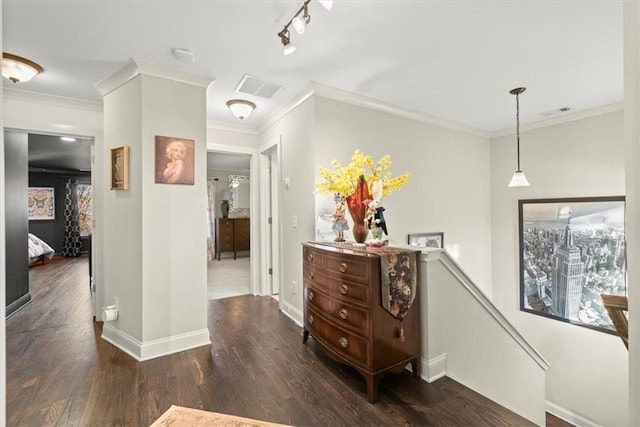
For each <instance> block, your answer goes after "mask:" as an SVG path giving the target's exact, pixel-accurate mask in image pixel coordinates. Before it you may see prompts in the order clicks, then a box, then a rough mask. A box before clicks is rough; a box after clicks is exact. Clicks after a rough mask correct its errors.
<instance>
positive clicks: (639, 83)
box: [624, 2, 640, 425]
mask: <svg viewBox="0 0 640 427" xmlns="http://www.w3.org/2000/svg"><path fill="white" fill-rule="evenodd" d="M639 27H640V5H639V4H638V2H625V3H624V110H625V116H624V124H625V130H624V139H625V158H626V186H627V204H626V209H627V211H626V215H627V218H629V219H630V220H629V221H628V222H627V230H626V231H627V259H628V260H638V259H639V258H640V257H639V256H638V255H639V254H640V224H639V223H638V215H639V214H640V173H638V166H639V165H640V120H639V119H638V115H639V114H640V33H639V32H638V28H639ZM627 279H628V280H629V409H630V414H629V423H630V424H634V425H640V310H639V309H640V290H639V289H638V286H639V284H640V264H638V263H637V262H633V263H628V269H627Z"/></svg>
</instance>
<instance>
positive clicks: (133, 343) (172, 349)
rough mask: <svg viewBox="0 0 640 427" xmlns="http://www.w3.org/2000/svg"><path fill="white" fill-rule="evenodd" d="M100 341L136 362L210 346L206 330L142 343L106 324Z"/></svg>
mask: <svg viewBox="0 0 640 427" xmlns="http://www.w3.org/2000/svg"><path fill="white" fill-rule="evenodd" d="M102 339H103V340H105V341H107V342H108V343H111V344H113V345H114V346H116V347H118V348H119V349H120V350H122V351H124V352H125V353H127V354H128V355H129V356H131V357H133V358H134V359H136V360H137V361H138V362H143V361H145V360H150V359H155V358H156V357H162V356H166V355H169V354H173V353H179V352H181V351H185V350H190V349H192V348H196V347H202V346H203V345H209V344H211V339H210V338H209V330H208V329H201V330H199V331H193V332H188V333H186V334H180V335H173V336H171V337H166V338H161V339H157V340H153V341H147V342H144V343H143V342H141V341H139V340H137V339H135V338H133V337H132V336H131V335H129V334H127V333H125V332H122V331H121V330H119V329H116V328H115V327H113V326H112V325H111V324H109V323H107V322H105V323H104V326H103V327H102Z"/></svg>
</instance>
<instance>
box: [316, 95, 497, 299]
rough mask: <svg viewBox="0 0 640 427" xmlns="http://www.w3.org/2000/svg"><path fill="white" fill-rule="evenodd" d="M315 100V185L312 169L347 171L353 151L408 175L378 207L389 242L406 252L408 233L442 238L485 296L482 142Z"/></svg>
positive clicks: (485, 147)
mask: <svg viewBox="0 0 640 427" xmlns="http://www.w3.org/2000/svg"><path fill="white" fill-rule="evenodd" d="M313 99H314V100H315V105H316V107H315V109H316V111H315V125H314V146H313V149H314V151H315V159H314V167H313V171H310V173H311V172H312V173H313V174H314V177H313V180H314V181H313V182H316V181H319V180H320V178H319V176H318V174H317V170H318V167H320V166H323V167H325V168H330V161H331V159H333V158H335V159H337V160H338V161H340V163H342V164H343V165H344V164H347V163H349V161H350V159H351V156H352V154H353V152H354V150H356V149H358V150H360V151H362V152H363V153H365V154H368V155H371V156H372V157H373V158H374V161H375V160H378V159H379V158H381V157H382V156H384V155H385V154H389V155H391V158H392V160H393V166H392V167H391V168H390V169H389V170H390V171H391V172H392V173H393V174H394V175H400V174H401V173H403V172H409V174H410V178H409V179H410V180H409V183H408V184H407V185H406V186H405V187H404V188H403V189H402V190H401V191H399V192H396V193H393V194H392V195H391V196H389V197H388V198H387V199H384V200H383V206H384V207H385V209H386V211H385V213H384V215H385V220H386V222H387V227H388V230H389V238H390V242H391V243H394V242H395V243H396V244H404V243H406V241H407V234H409V233H424V232H435V231H442V232H444V241H445V246H446V248H447V250H448V251H449V252H450V253H451V254H452V255H453V256H454V257H455V258H456V260H457V261H458V262H459V263H460V264H461V265H462V267H463V268H464V269H465V271H466V272H467V274H469V275H470V277H471V278H472V279H473V280H474V282H475V283H476V284H477V285H478V286H479V287H480V288H481V289H482V290H483V291H484V292H485V293H486V294H488V295H490V294H491V254H490V250H489V248H490V244H491V243H490V242H491V232H490V227H491V218H490V190H489V179H490V171H489V141H488V139H487V138H484V137H482V136H477V135H472V134H470V133H463V132H460V131H457V130H451V129H447V128H444V127H441V126H436V125H432V124H428V123H425V122H420V121H417V120H412V119H409V118H404V117H400V116H398V115H394V114H389V113H385V112H380V111H375V110H372V109H369V108H365V107H360V106H356V105H352V104H348V103H345V102H341V101H336V100H333V99H329V98H326V97H321V96H314V97H313ZM313 182H312V183H311V186H310V187H309V188H308V191H309V192H312V191H313V190H314V188H313ZM325 197H329V196H325ZM349 233H351V231H349Z"/></svg>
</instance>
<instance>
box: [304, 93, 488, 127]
mask: <svg viewBox="0 0 640 427" xmlns="http://www.w3.org/2000/svg"><path fill="white" fill-rule="evenodd" d="M311 87H312V91H313V93H314V94H315V95H318V96H322V97H324V98H329V99H333V100H336V101H341V102H344V103H347V104H351V105H356V106H359V107H364V108H368V109H370V110H375V111H380V112H383V113H388V114H392V115H394V116H398V117H403V118H406V119H410V120H415V121H418V122H422V123H427V124H430V125H433V126H439V127H442V128H445V129H450V130H454V131H458V132H462V133H466V134H470V135H473V136H480V137H483V138H489V135H490V133H489V132H487V131H485V130H483V129H479V128H476V127H473V126H468V125H465V124H463V123H459V122H455V121H452V120H447V119H443V118H440V117H436V116H432V115H430V114H427V113H422V112H419V111H415V110H410V109H408V108H403V107H399V106H397V105H395V104H391V103H388V102H384V101H381V100H379V99H375V98H369V97H366V96H363V95H358V94H355V93H352V92H347V91H344V90H342V89H336V88H334V87H331V86H325V85H323V84H320V83H316V82H312V83H311Z"/></svg>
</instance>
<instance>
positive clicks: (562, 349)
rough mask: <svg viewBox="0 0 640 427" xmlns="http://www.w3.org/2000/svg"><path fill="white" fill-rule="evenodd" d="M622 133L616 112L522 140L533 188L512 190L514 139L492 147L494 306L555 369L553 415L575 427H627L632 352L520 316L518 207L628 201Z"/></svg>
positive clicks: (550, 391) (613, 339) (613, 341)
mask: <svg viewBox="0 0 640 427" xmlns="http://www.w3.org/2000/svg"><path fill="white" fill-rule="evenodd" d="M622 126H623V124H622V113H621V112H614V113H608V114H605V115H600V116H596V117H592V118H588V119H583V120H578V121H572V122H568V123H564V124H559V125H555V126H551V127H546V128H540V129H536V130H531V131H527V132H521V138H520V140H521V163H522V169H523V170H524V171H525V173H526V174H527V177H528V179H529V181H530V182H531V186H530V187H520V188H509V187H507V184H508V183H509V179H510V177H511V174H512V173H513V171H514V169H515V166H516V152H515V150H516V144H515V136H514V135H508V136H504V137H500V138H496V139H494V140H492V141H491V210H492V224H491V230H492V238H491V243H492V263H493V301H494V303H495V304H496V305H497V306H498V307H499V308H500V309H501V310H502V311H503V313H505V315H506V316H507V318H508V319H509V320H510V321H511V322H512V323H513V324H514V325H515V326H516V328H518V329H519V330H520V332H521V333H522V334H523V335H524V336H525V338H527V339H528V340H529V341H531V343H532V345H533V346H534V347H535V348H536V349H537V350H538V351H540V353H541V354H542V355H543V356H544V357H545V358H546V359H547V361H548V362H549V364H550V365H551V367H550V368H549V370H548V371H547V385H546V391H547V401H548V402H550V406H549V409H550V410H552V411H553V412H555V413H558V414H559V415H561V416H563V417H566V418H571V419H569V421H573V422H575V423H577V424H585V423H588V422H589V421H591V422H595V423H597V424H600V425H625V424H627V421H628V403H627V396H628V390H627V381H628V380H627V376H628V359H627V357H628V355H627V350H626V349H625V347H624V345H623V344H622V341H621V340H620V338H618V337H617V336H614V335H611V334H607V333H602V332H597V331H594V330H591V329H587V328H582V327H579V326H575V325H571V324H568V323H564V322H560V321H557V320H552V319H549V318H545V317H541V316H536V315H533V314H529V313H525V312H521V311H519V299H518V298H519V296H518V292H519V266H518V263H519V256H518V251H519V248H518V199H536V198H557V197H586V196H608V195H623V194H624V192H625V184H624V174H625V170H624V151H623V149H624V145H623V136H622V130H623V128H622Z"/></svg>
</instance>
